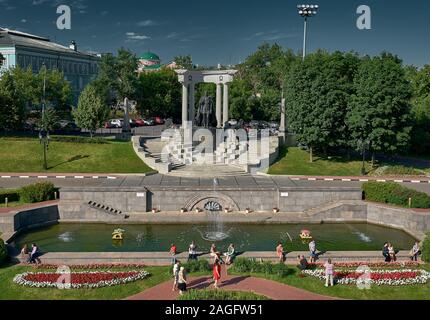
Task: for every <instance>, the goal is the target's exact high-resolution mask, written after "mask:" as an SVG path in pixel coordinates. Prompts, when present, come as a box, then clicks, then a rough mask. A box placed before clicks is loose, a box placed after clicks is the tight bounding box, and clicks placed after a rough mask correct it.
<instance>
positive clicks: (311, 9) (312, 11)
mask: <svg viewBox="0 0 430 320" xmlns="http://www.w3.org/2000/svg"><path fill="white" fill-rule="evenodd" d="M297 9H298V11H299V15H300V16H302V17H303V18H305V26H304V33H303V61H304V60H305V57H306V43H307V33H308V18H310V17H313V16H315V15H316V14H317V13H318V9H319V6H318V5H314V4H299V5H298V6H297Z"/></svg>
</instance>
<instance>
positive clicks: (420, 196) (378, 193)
mask: <svg viewBox="0 0 430 320" xmlns="http://www.w3.org/2000/svg"><path fill="white" fill-rule="evenodd" d="M363 192H364V198H365V199H366V200H368V201H374V202H380V203H387V204H393V205H397V206H401V207H408V206H409V198H410V199H412V206H411V207H412V208H420V209H428V208H430V196H428V195H427V194H425V193H423V192H419V191H416V190H412V189H409V188H406V187H403V186H402V185H400V184H398V183H394V182H374V181H372V182H366V183H364V184H363Z"/></svg>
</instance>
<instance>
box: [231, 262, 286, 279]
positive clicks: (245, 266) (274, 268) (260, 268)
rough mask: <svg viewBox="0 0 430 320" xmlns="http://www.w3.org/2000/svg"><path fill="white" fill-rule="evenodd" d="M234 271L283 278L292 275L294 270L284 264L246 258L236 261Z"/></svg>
mask: <svg viewBox="0 0 430 320" xmlns="http://www.w3.org/2000/svg"><path fill="white" fill-rule="evenodd" d="M232 270H233V271H234V272H237V273H264V274H266V275H275V276H279V277H281V278H283V277H286V276H288V275H289V274H291V273H292V269H291V268H289V267H288V266H287V265H285V264H283V263H276V264H274V263H271V262H257V261H255V260H253V259H244V258H238V259H236V260H235V262H234V264H233V267H232Z"/></svg>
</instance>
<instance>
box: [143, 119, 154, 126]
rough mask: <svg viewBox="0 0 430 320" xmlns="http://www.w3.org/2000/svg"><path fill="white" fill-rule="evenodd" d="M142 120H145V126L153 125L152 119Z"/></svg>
mask: <svg viewBox="0 0 430 320" xmlns="http://www.w3.org/2000/svg"><path fill="white" fill-rule="evenodd" d="M143 122H145V125H146V126H153V125H155V121H154V119H143Z"/></svg>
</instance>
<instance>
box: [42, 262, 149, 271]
mask: <svg viewBox="0 0 430 320" xmlns="http://www.w3.org/2000/svg"><path fill="white" fill-rule="evenodd" d="M59 267H60V265H58V264H38V265H34V268H35V269H39V270H57V269H58V268H59ZM67 267H69V268H70V269H71V270H106V269H140V268H144V267H146V265H144V264H141V263H109V264H101V263H100V264H77V265H68V266H67Z"/></svg>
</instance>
